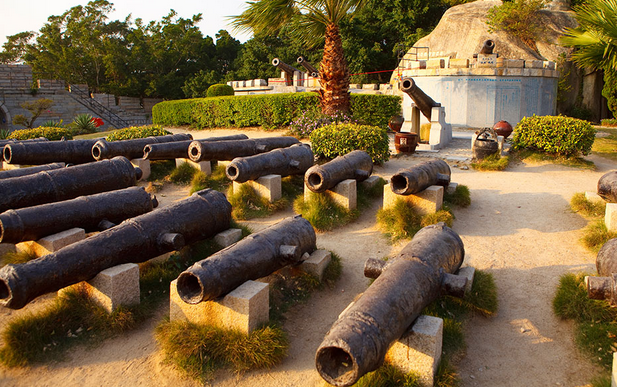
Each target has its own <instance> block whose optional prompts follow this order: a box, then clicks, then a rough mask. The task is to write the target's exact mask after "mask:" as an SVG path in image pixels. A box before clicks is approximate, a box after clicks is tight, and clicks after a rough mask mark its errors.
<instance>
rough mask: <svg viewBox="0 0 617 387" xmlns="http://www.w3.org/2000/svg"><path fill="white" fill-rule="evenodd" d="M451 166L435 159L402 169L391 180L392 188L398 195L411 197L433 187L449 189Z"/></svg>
mask: <svg viewBox="0 0 617 387" xmlns="http://www.w3.org/2000/svg"><path fill="white" fill-rule="evenodd" d="M450 174H451V172H450V166H449V165H448V163H446V162H445V161H443V160H439V159H435V160H429V161H424V162H422V163H420V164H416V165H413V166H411V167H409V168H408V169H400V170H399V171H398V172H396V174H394V175H393V176H392V177H391V178H390V188H391V189H392V192H394V193H395V194H397V195H411V194H414V193H418V192H421V191H423V190H425V189H427V188H428V187H430V186H431V185H441V186H444V187H447V186H448V184H449V183H450Z"/></svg>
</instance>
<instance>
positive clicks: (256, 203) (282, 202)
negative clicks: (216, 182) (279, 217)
mask: <svg viewBox="0 0 617 387" xmlns="http://www.w3.org/2000/svg"><path fill="white" fill-rule="evenodd" d="M303 184H304V180H303V179H302V177H301V176H287V177H285V178H283V179H282V180H281V194H282V197H281V199H279V200H277V201H275V202H274V203H270V202H269V201H268V200H267V199H265V198H263V197H261V196H260V195H259V194H258V193H257V191H256V190H255V189H254V188H252V187H251V186H249V185H248V184H241V185H240V186H239V188H238V189H237V190H234V189H233V187H229V188H228V190H227V200H229V203H231V205H232V208H233V210H232V213H231V214H232V216H233V217H234V219H238V220H246V219H253V218H263V217H266V216H269V215H271V214H272V213H274V212H276V211H279V210H282V209H285V208H287V207H288V206H289V203H292V202H293V201H294V200H295V199H296V196H298V195H301V192H302V187H303Z"/></svg>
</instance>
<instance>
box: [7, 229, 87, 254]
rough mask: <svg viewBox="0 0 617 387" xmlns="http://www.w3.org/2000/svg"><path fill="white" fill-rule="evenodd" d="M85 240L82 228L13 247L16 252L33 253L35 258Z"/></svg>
mask: <svg viewBox="0 0 617 387" xmlns="http://www.w3.org/2000/svg"><path fill="white" fill-rule="evenodd" d="M85 238H86V230H84V229H83V228H71V229H69V230H66V231H62V232H59V233H57V234H53V235H48V236H46V237H43V238H41V239H39V240H36V241H26V242H21V243H18V244H16V245H15V247H16V249H17V251H20V252H33V253H34V254H35V255H36V256H37V257H42V256H44V255H47V254H51V253H53V252H55V251H58V250H60V249H61V248H63V247H66V246H68V245H70V244H73V243H75V242H79V241H81V240H83V239H85Z"/></svg>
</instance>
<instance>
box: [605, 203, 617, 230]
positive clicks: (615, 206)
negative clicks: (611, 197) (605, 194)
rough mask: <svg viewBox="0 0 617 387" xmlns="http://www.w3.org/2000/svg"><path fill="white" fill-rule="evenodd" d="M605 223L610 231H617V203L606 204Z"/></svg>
mask: <svg viewBox="0 0 617 387" xmlns="http://www.w3.org/2000/svg"><path fill="white" fill-rule="evenodd" d="M604 223H605V224H606V228H607V229H608V230H609V231H613V230H617V203H606V211H605V212H604Z"/></svg>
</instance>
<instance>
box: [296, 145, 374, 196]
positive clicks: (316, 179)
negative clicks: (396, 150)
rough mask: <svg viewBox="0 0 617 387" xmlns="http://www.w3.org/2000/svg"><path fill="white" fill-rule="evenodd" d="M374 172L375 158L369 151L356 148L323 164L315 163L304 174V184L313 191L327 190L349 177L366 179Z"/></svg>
mask: <svg viewBox="0 0 617 387" xmlns="http://www.w3.org/2000/svg"><path fill="white" fill-rule="evenodd" d="M371 173H373V160H371V156H369V154H368V153H366V152H365V151H362V150H355V151H351V152H349V153H347V154H346V155H344V156H338V157H337V158H335V159H334V160H332V161H330V162H327V163H325V164H323V165H313V166H312V167H311V168H309V170H308V171H306V173H305V174H304V184H306V187H307V188H308V189H310V190H311V191H313V192H318V193H319V192H325V191H326V190H329V189H331V188H334V186H336V185H337V184H338V183H340V182H341V181H343V180H347V179H355V180H357V181H364V180H366V179H368V178H369V177H370V176H371Z"/></svg>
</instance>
